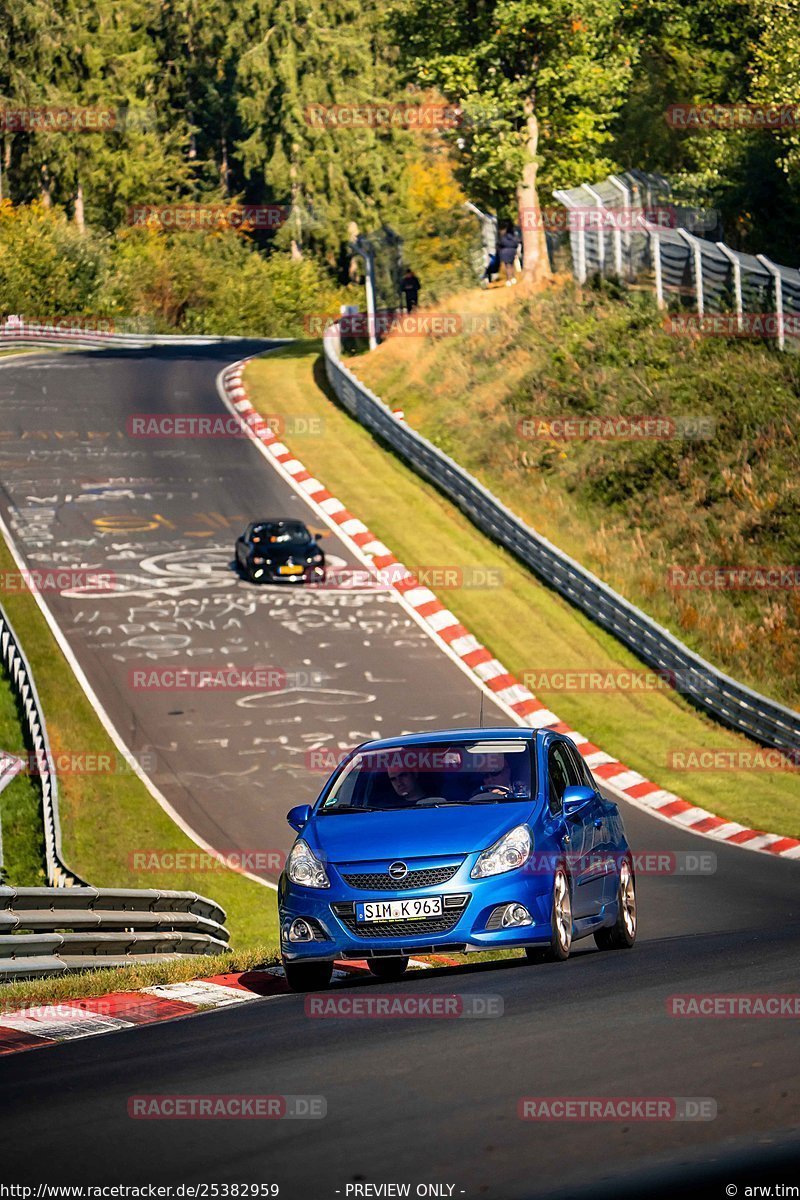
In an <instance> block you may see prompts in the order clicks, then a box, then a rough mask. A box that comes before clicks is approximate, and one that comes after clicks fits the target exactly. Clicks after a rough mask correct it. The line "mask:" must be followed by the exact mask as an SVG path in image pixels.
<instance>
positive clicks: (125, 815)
mask: <svg viewBox="0 0 800 1200" xmlns="http://www.w3.org/2000/svg"><path fill="white" fill-rule="evenodd" d="M15 569H16V568H15V564H14V561H13V559H12V557H11V554H10V553H9V551H8V547H7V546H6V545H5V542H3V541H2V539H0V571H14V570H15ZM3 604H4V607H5V609H6V611H7V613H8V617H9V620H10V621H11V624H12V625H13V627H14V630H15V632H16V634H17V636H18V637H19V639H20V642H21V644H22V646H23V647H24V649H25V654H26V656H27V658H28V661H29V663H30V665H31V669H32V671H33V674H34V678H35V680H36V687H37V689H38V692H39V697H40V699H41V702H42V705H43V707H44V713H45V719H46V721H47V729H48V734H49V737H50V743H51V746H52V748H53V752H54V753H55V754H59V753H61V754H64V755H79V756H83V755H85V756H87V758H89V761H91V757H90V756H94V755H98V756H103V755H105V756H109V760H110V761H111V762H115V761H117V760H118V759H119V755H118V754H117V752H116V750H115V748H114V745H113V743H112V742H111V739H110V738H109V736H108V734H107V733H106V731H105V730H104V728H103V726H102V725H101V723H100V721H99V719H98V717H97V714H96V713H95V711H94V709H93V708H92V706H91V704H90V703H89V701H88V700H87V698H86V696H85V695H84V693H83V690H82V689H81V687H80V685H79V684H78V682H77V680H76V679H75V676H74V675H73V673H72V670H71V668H70V667H69V665H68V663H67V661H66V659H65V658H64V656H63V655H62V653H61V651H60V650H59V648H58V646H57V644H56V642H55V639H54V638H53V636H52V634H51V632H50V629H49V627H48V625H47V623H46V621H45V619H44V617H43V616H42V614H41V612H40V610H39V608H38V606H37V604H36V601H35V600H34V598H33V596H32V595H31V594H30V593H29V592H14V593H12V594H9V595H8V596H6V597H4V599H3ZM5 696H6V684H5V683H3V684H2V686H0V737H3V739H4V740H3V743H2V744H3V746H4V748H6V749H9V750H11V751H14V749H17V750H19V749H21V747H22V742H21V730H20V727H19V723H18V722H17V727H16V731H15V730H14V722H13V719H12V718H13V704H12V708H11V709H9V707H8V703H7V700H6V701H4V697H5ZM25 787H28V788H30V787H31V781H30V780H15V781H14V783H12V784H11V785H10V786H9V787H8V788H7V789H6V791H5V792H3V793H2V794H0V808H1V809H2V814H3V834H4V839H5V841H6V857H7V859H8V864H9V867H10V866H11V865H12V863H13V862H15V861H18V862H19V863H20V864H29V861H30V853H29V852H28V851H26V852H25V854H24V855H23V852H22V849H20V850H19V854H17V851H16V850H15V849H14V845H15V842H18V843H19V845H20V847H21V846H22V845H23V843H25V844H26V845H28V846H30V845H31V844H32V842H33V841H34V840H35V838H34V835H32V834H31V832H30V831H31V829H32V828H33V823H32V819H31V818H32V814H31V812H30V798H29V797H28V798H27V799H26V797H25V796H24V795H23V794H22V793H23V789H24V788H25ZM59 793H60V802H59V812H60V817H61V833H62V842H63V845H62V849H63V853H64V857H65V859H66V861H67V863H68V865H69V866H70V867H71V868H72V869H73V870H74V871H75V872H77V874H78V875H80V876H81V877H82V878H84V879H86V880H88V881H89V882H90V883H91V884H92V885H93V886H95V887H136V888H161V889H164V890H177V891H184V890H186V891H194V892H199V893H200V894H201V895H207V896H210V897H211V899H213V900H215V901H216V902H217V903H218V904H220V905H222V907H223V908H224V909H225V911H226V913H227V926H228V928H229V929H230V933H231V945H232V946H233V947H234V949H235V950H236V951H245V950H249V949H257V950H258V952H259V955H260V956H261V957H265V956H267V955H268V954H272V953H274V948H275V945H276V944H277V908H276V902H275V892H274V891H272V890H271V889H269V888H266V887H262V886H261V885H260V884H257V883H254V882H253V881H252V880H250V879H246V878H245V877H244V876H242V875H238V874H236V873H235V872H233V871H230V870H228V869H227V868H224V867H222V866H220V867H219V869H213V870H195V871H168V870H162V871H152V872H151V871H148V872H142V871H141V870H136V869H134V867H133V865H132V863H131V862H130V861H129V855H130V853H131V851H132V850H134V849H136V848H139V849H145V848H146V849H148V850H152V851H156V852H158V853H166V852H170V851H175V852H177V853H181V854H184V855H185V854H186V853H187V852H192V851H195V852H196V851H197V847H196V846H195V844H194V842H192V841H191V840H190V839H189V838H188V837H187V836H186V835H185V834H183V833H182V832H181V831H180V830H179V829H178V827H177V826H176V825H175V824H174V823H173V821H172V820H171V819H170V817H169V816H168V815H167V813H166V812H165V811H164V810H163V809H162V808H161V806H160V805H159V804H158V802H157V801H156V800H155V799H154V798H153V797H152V796H151V795H150V793H149V792H148V791H147V789H146V787H145V786H144V784H143V783H142V782H141V780H140V779H138V777H137V776H136V775H134V774H133V773H132V772H129V773H119V774H103V773H97V772H94V773H91V772H88V771H83V772H79V771H74V772H70V773H69V774H64V775H62V776H60V778H59ZM9 801H12V802H13V804H16V805H17V807H18V809H19V816H18V817H17V818H15V817H14V807H13V804H12V806H11V808H9ZM26 805H27V807H26ZM9 812H10V814H11V827H10V828H9ZM23 818H24V819H23ZM17 825H19V826H20V827H22V826H26V829H22V828H20V829H19V832H18V834H15V832H14V831H15V828H16V826H17ZM36 827H37V828H38V827H39V825H38V817H37V825H36ZM9 851H12V852H13V853H14V856H15V857H14V859H12V858H11V857H10V854H9ZM204 857H205V856H204ZM198 858H199V856H198ZM184 861H186V859H184ZM194 861H198V860H194ZM27 871H28V866H27V865H26V866H25V870H24V871H23V877H22V878H16V877H15V875H14V874H12V871H11V870H10V869H9V872H8V874H9V878H8V882H9V883H11V884H15V883H22V882H25V883H27V882H31V880H30V878H29V875H28V874H26V872H27ZM35 882H42V880H40V879H39V880H36V881H35ZM3 995H5V991H3Z"/></svg>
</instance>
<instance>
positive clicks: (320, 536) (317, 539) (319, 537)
mask: <svg viewBox="0 0 800 1200" xmlns="http://www.w3.org/2000/svg"><path fill="white" fill-rule="evenodd" d="M324 537H325V534H324V533H315V534H314V541H315V542H321V541H322V539H323V538H324Z"/></svg>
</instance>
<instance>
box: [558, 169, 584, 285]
mask: <svg viewBox="0 0 800 1200" xmlns="http://www.w3.org/2000/svg"><path fill="white" fill-rule="evenodd" d="M553 195H554V196H555V198H556V200H558V201H559V203H560V204H563V205H564V207H565V208H566V210H567V212H568V213H569V212H570V211H571V210H573V209H574V208H575V205H574V203H573V202H572V199H571V198H570V197H569V196H568V195H567V193H566V192H564V191H561V190H560V189H559V190H558V191H555V192H553ZM573 234H575V235H576V236H575V237H574V238H573ZM569 241H570V245H571V246H572V248H573V255H572V269H573V273H574V275H575V278H576V279H577V281H578V283H586V228H585V226H584V223H583V221H579V223H578V228H577V230H576V229H574V228H573V226H572V224H571V223H570V231H569Z"/></svg>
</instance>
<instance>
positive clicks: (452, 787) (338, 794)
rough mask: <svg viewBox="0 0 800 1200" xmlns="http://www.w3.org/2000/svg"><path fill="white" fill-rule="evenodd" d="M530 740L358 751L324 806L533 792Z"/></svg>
mask: <svg viewBox="0 0 800 1200" xmlns="http://www.w3.org/2000/svg"><path fill="white" fill-rule="evenodd" d="M531 761H532V756H531V753H530V743H529V742H528V741H527V740H523V739H521V738H520V739H517V740H511V739H509V740H508V741H502V742H500V741H493V740H489V739H487V740H486V741H485V742H481V741H475V742H468V743H465V742H459V743H452V742H437V743H430V744H427V745H419V744H411V745H408V746H397V747H393V748H392V749H390V750H372V751H363V752H359V753H358V754H355V755H354V756H353V758H352V759H351V760H350V761H349V762H348V763H347V764H346V765H345V767H344V768H343V770H342V772H341V774H340V775H339V776H338V778H337V779H336V780H335V782H334V784H333V787H332V788H331V791H330V793H329V794H328V795H327V796H326V797H325V800H324V801H323V804H322V806H321V808H320V809H319V812H320V813H321V814H322V815H326V816H327V815H329V814H334V813H340V812H341V813H354V812H369V811H375V810H376V809H379V810H382V811H387V810H390V809H391V810H394V809H412V808H413V809H420V808H438V807H444V806H446V805H451V804H452V805H459V804H461V805H463V804H470V805H472V804H502V803H506V802H508V801H514V800H529V799H530V798H531V796H532V794H533V788H532V779H531Z"/></svg>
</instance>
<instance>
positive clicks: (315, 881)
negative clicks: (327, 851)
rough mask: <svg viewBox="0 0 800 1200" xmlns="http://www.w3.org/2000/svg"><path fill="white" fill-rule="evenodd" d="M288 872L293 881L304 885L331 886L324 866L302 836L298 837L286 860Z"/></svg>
mask: <svg viewBox="0 0 800 1200" xmlns="http://www.w3.org/2000/svg"><path fill="white" fill-rule="evenodd" d="M286 874H287V875H288V876H289V878H290V879H291V881H292V883H300V884H302V885H303V887H312V888H326V887H330V886H331V883H330V880H329V879H328V876H327V874H326V872H325V868H324V866H323V865H322V863H321V862H320V860H319V859H318V858H317V856H316V854H315V853H314V851H313V850H312V849H311V847H310V846H309V845H308V843H307V842H304V841H303V839H302V838H298V839H297V841H296V842H295V844H294V846H293V847H292V850H291V853H290V854H289V857H288V859H287V860H286Z"/></svg>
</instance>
